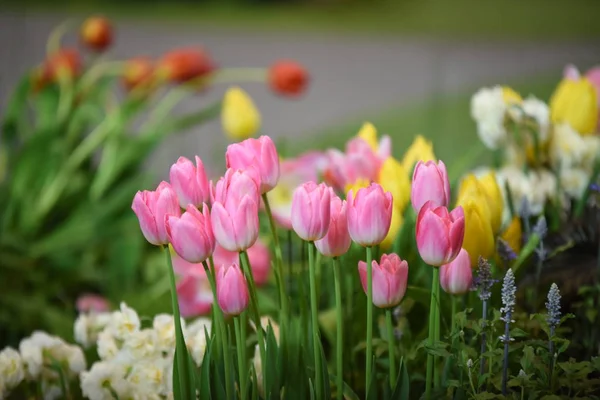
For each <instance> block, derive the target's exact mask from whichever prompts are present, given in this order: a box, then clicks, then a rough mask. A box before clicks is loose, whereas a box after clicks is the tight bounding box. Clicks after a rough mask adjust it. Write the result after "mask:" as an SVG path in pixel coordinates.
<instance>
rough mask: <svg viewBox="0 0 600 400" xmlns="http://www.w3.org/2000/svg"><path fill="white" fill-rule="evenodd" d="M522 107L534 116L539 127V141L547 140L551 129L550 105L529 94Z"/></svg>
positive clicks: (530, 115)
mask: <svg viewBox="0 0 600 400" xmlns="http://www.w3.org/2000/svg"><path fill="white" fill-rule="evenodd" d="M522 107H523V111H524V112H525V114H526V115H527V116H528V117H530V118H533V119H534V120H535V122H536V123H537V125H538V127H539V130H538V131H537V135H538V140H539V143H540V144H541V143H544V142H545V141H547V140H548V136H549V129H550V109H549V108H548V105H547V104H546V103H544V102H543V101H541V100H539V99H538V98H536V97H534V96H529V97H527V98H526V99H525V100H524V101H523V105H522Z"/></svg>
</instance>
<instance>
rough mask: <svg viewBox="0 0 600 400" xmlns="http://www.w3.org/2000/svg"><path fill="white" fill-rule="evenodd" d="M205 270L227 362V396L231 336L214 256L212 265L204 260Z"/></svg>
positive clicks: (224, 360) (229, 382)
mask: <svg viewBox="0 0 600 400" xmlns="http://www.w3.org/2000/svg"><path fill="white" fill-rule="evenodd" d="M202 265H203V266H204V271H205V272H206V276H207V277H208V282H209V283H210V288H211V290H212V292H213V305H212V309H213V315H214V316H215V320H216V322H217V329H218V330H219V336H220V338H221V346H222V349H223V363H224V364H225V391H226V392H227V396H228V397H227V398H231V397H229V396H230V395H231V357H230V354H229V336H228V335H227V327H226V325H225V316H224V315H223V311H222V310H221V308H220V307H219V304H218V303H217V280H216V277H215V270H214V265H215V264H214V262H213V260H212V257H210V266H212V268H210V267H209V265H208V264H207V263H206V262H203V263H202Z"/></svg>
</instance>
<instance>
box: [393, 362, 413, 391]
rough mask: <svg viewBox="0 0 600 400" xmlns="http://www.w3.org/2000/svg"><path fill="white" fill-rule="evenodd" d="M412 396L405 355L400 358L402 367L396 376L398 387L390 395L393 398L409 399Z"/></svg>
mask: <svg viewBox="0 0 600 400" xmlns="http://www.w3.org/2000/svg"><path fill="white" fill-rule="evenodd" d="M409 396H410V378H409V376H408V369H407V368H406V362H405V361H404V357H401V358H400V368H399V370H398V377H397V378H396V387H395V388H394V391H393V392H392V395H391V397H390V399H391V400H409V398H410V397H409Z"/></svg>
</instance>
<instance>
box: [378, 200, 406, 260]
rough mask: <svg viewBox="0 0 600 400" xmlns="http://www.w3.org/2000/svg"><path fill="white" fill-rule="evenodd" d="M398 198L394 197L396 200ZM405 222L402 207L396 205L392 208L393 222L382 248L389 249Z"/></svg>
mask: <svg viewBox="0 0 600 400" xmlns="http://www.w3.org/2000/svg"><path fill="white" fill-rule="evenodd" d="M395 201H396V199H394V202H395ZM403 223H404V215H403V212H402V211H400V209H398V208H396V207H394V208H393V209H392V222H391V223H390V230H389V231H388V234H387V236H386V237H385V239H383V242H381V249H382V250H389V249H390V248H391V247H392V246H393V245H394V242H395V241H396V236H398V234H399V233H400V229H402V224H403Z"/></svg>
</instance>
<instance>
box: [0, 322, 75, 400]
mask: <svg viewBox="0 0 600 400" xmlns="http://www.w3.org/2000/svg"><path fill="white" fill-rule="evenodd" d="M85 368H86V362H85V356H84V354H83V351H82V350H81V348H80V347H79V346H76V345H71V344H69V343H67V342H65V341H64V340H62V339H61V338H59V337H56V336H51V335H48V334H47V333H45V332H41V331H36V332H34V333H33V334H32V335H31V336H29V337H27V338H25V339H23V340H22V341H21V343H20V344H19V351H17V350H15V349H13V348H11V347H7V348H5V349H4V350H2V352H0V399H1V398H4V397H5V396H6V395H7V394H9V393H10V392H11V391H12V390H14V389H16V388H17V386H19V385H20V384H21V382H23V381H26V382H37V383H39V385H40V387H41V390H42V392H43V393H44V399H46V400H52V399H57V398H60V397H63V396H64V395H65V394H64V393H63V389H62V386H63V385H62V383H61V381H62V380H66V381H70V380H72V379H73V378H75V377H76V376H78V374H79V373H81V372H82V371H84V370H85Z"/></svg>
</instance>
